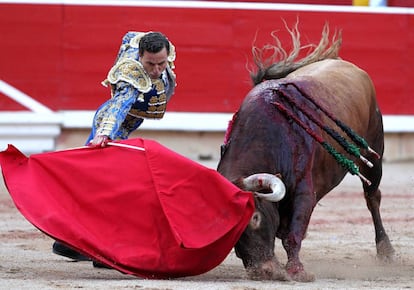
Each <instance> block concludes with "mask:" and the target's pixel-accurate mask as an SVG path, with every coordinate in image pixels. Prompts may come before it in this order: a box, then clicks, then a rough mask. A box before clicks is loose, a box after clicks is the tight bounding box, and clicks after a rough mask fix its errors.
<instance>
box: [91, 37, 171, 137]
mask: <svg viewBox="0 0 414 290" xmlns="http://www.w3.org/2000/svg"><path fill="white" fill-rule="evenodd" d="M144 35H145V33H143V32H128V33H127V34H125V36H124V37H123V39H122V45H121V47H120V49H119V52H118V56H117V59H116V61H115V64H114V66H113V67H112V68H111V70H110V71H109V73H108V76H107V79H105V80H104V81H103V82H102V84H103V85H105V86H108V85H110V86H111V95H112V97H111V99H109V100H108V101H106V102H105V103H103V104H102V105H101V106H100V107H99V108H98V110H97V111H96V113H95V116H94V119H93V125H92V132H91V134H90V136H89V138H88V140H87V143H89V141H90V140H92V139H93V138H94V136H95V135H106V136H109V138H111V139H112V140H114V139H127V138H128V136H129V135H130V134H131V133H132V132H133V131H134V130H136V129H137V128H138V127H139V126H140V125H141V124H142V122H143V120H144V119H145V118H150V119H161V118H162V117H163V116H164V113H165V110H166V106H167V102H168V101H169V100H170V98H171V96H172V95H173V93H174V89H175V86H176V81H175V79H176V77H175V74H174V72H173V69H174V60H175V48H174V46H173V45H172V44H171V43H170V54H169V55H168V64H167V68H166V70H165V71H164V72H163V73H162V75H161V77H160V78H159V79H156V80H153V79H151V78H150V77H149V76H148V74H147V73H146V72H145V70H144V68H143V66H142V64H141V63H140V62H139V53H138V50H139V47H138V45H139V40H140V39H141V37H142V36H144Z"/></svg>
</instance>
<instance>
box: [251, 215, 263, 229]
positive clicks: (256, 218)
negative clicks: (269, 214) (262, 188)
mask: <svg viewBox="0 0 414 290" xmlns="http://www.w3.org/2000/svg"><path fill="white" fill-rule="evenodd" d="M261 223H262V215H261V214H260V212H258V211H255V212H254V213H253V215H252V217H251V218H250V223H249V225H250V227H251V228H252V229H253V230H257V229H259V228H260V224H261Z"/></svg>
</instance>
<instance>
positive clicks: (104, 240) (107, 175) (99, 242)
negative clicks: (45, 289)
mask: <svg viewBox="0 0 414 290" xmlns="http://www.w3.org/2000/svg"><path fill="white" fill-rule="evenodd" d="M119 143H121V144H129V145H133V146H138V147H142V148H144V149H145V151H141V150H136V149H130V148H122V147H118V146H108V147H105V148H102V149H95V148H89V147H84V148H77V149H70V150H63V151H56V152H50V153H41V154H33V155H31V156H30V157H29V158H28V157H26V156H25V155H24V154H22V153H21V152H20V151H18V150H17V149H16V148H15V147H14V146H12V145H9V146H8V148H7V150H5V151H3V152H0V165H1V168H2V172H3V177H4V180H5V184H6V186H7V188H8V190H9V193H10V195H11V197H12V199H13V201H14V203H15V205H16V207H17V208H18V209H19V211H20V212H21V213H22V215H23V216H24V217H25V218H26V219H27V220H28V221H29V222H31V223H32V224H33V225H34V226H35V227H37V228H38V229H40V230H41V231H43V232H44V233H46V234H47V235H49V236H51V237H52V238H54V239H56V240H59V241H61V242H63V243H65V244H67V245H69V246H71V247H72V248H74V249H76V250H78V251H79V252H81V253H83V254H85V255H87V256H89V257H91V258H92V259H94V260H97V261H99V262H101V263H103V264H106V265H108V266H110V267H112V268H114V269H116V270H118V271H120V272H122V273H125V274H132V275H136V276H140V277H145V278H162V279H164V278H174V277H183V276H192V275H198V274H202V273H204V272H207V271H209V270H211V269H213V268H214V267H216V266H217V265H219V264H220V263H221V262H222V261H223V260H224V259H225V258H226V256H227V255H228V253H229V252H230V251H231V249H232V247H233V246H234V245H235V243H236V242H237V240H238V239H239V237H240V235H241V234H242V232H243V230H244V229H245V228H246V226H247V224H248V222H249V220H250V217H251V215H252V213H253V211H254V200H253V195H252V194H251V193H250V192H245V191H242V190H240V189H239V188H238V187H236V186H235V185H233V184H232V183H231V182H229V181H228V180H227V179H225V178H224V177H223V176H221V175H220V174H219V173H218V172H217V171H215V170H213V169H209V168H206V167H204V166H202V165H200V164H198V163H196V162H194V161H191V160H189V159H187V158H185V157H183V156H181V155H179V154H177V153H175V152H173V151H171V150H169V149H167V148H165V147H163V146H162V145H160V144H159V143H157V142H155V141H151V140H144V139H140V138H136V139H130V140H126V141H122V142H119Z"/></svg>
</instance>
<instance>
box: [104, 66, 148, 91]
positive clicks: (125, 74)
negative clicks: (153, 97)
mask: <svg viewBox="0 0 414 290" xmlns="http://www.w3.org/2000/svg"><path fill="white" fill-rule="evenodd" d="M107 80H108V82H109V83H111V84H116V83H117V82H119V81H125V82H127V83H129V84H131V85H132V86H134V87H135V88H136V89H137V90H139V91H141V92H143V93H147V92H149V91H150V90H151V85H152V82H151V79H150V78H149V76H148V75H147V73H146V72H145V70H144V67H143V66H142V64H141V63H140V62H138V61H136V60H133V59H129V58H125V59H121V60H119V61H118V62H117V63H116V64H115V65H114V66H113V67H112V68H111V70H110V71H109V73H108V77H107Z"/></svg>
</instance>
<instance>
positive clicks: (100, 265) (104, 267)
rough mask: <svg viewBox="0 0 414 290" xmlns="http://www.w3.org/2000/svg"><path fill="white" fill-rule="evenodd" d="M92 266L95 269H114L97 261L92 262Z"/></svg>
mask: <svg viewBox="0 0 414 290" xmlns="http://www.w3.org/2000/svg"><path fill="white" fill-rule="evenodd" d="M92 265H93V267H94V268H103V269H112V268H111V267H109V266H107V265H105V264H102V263H100V262H97V261H92Z"/></svg>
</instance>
